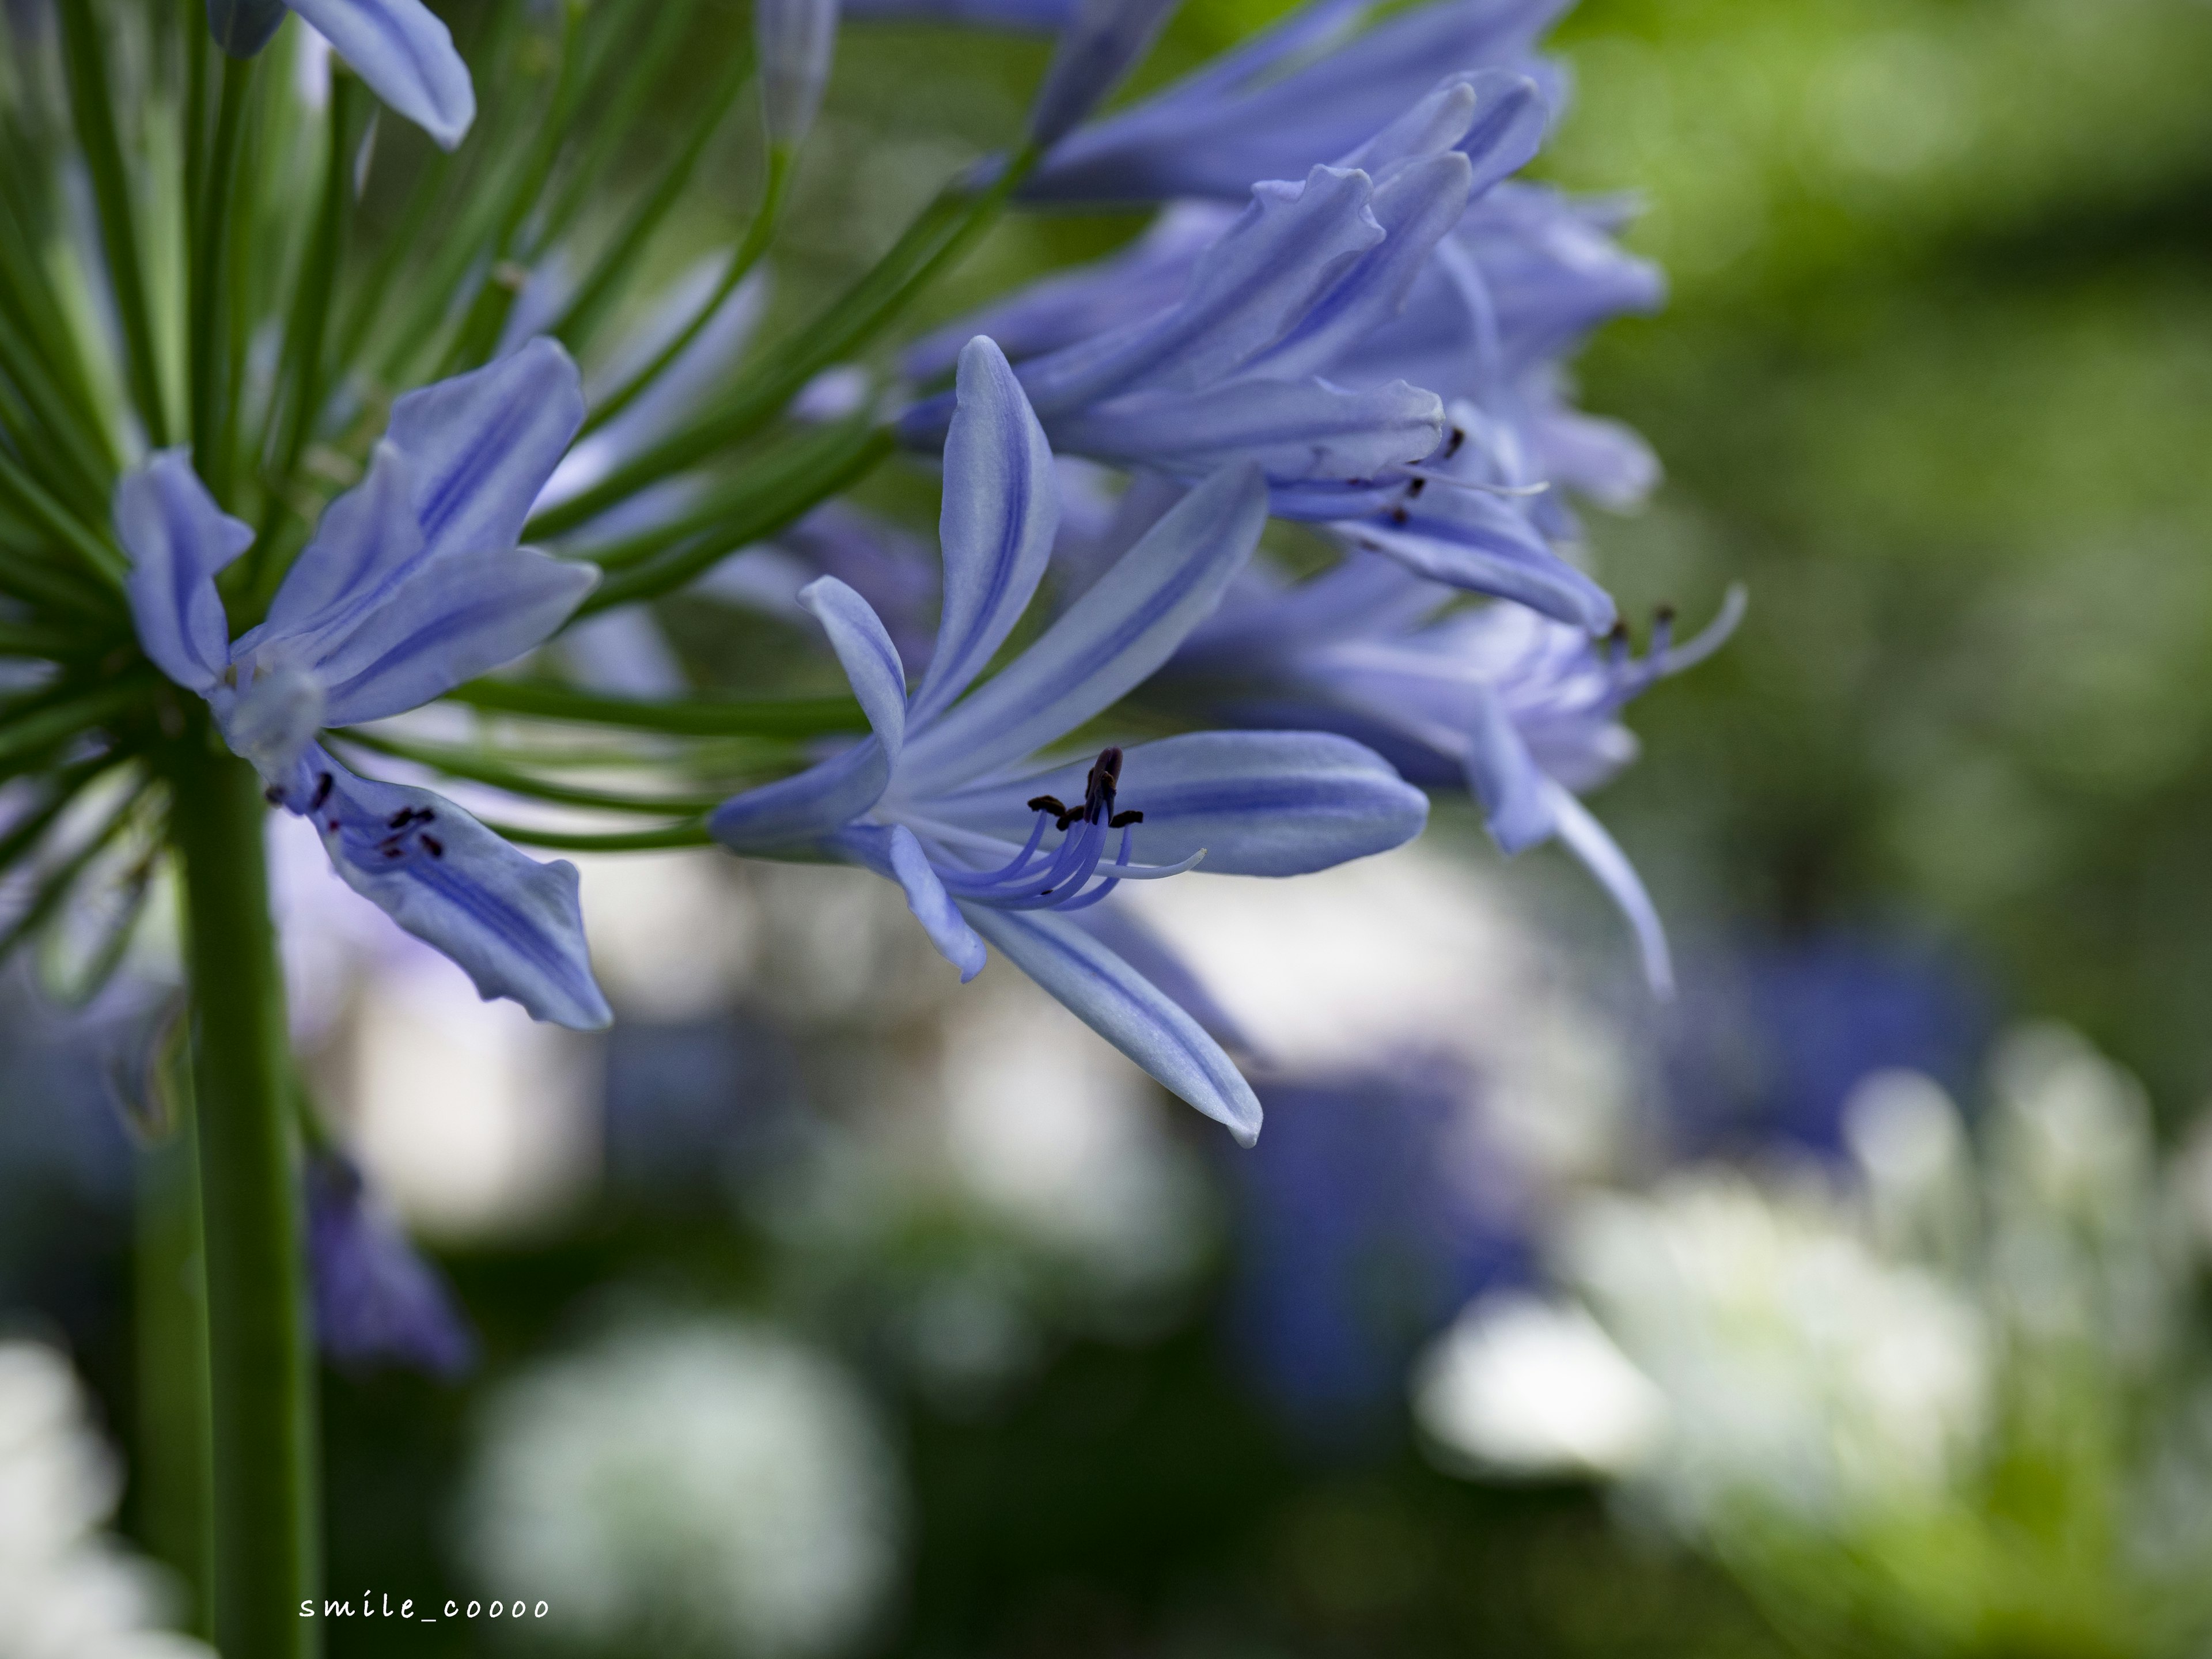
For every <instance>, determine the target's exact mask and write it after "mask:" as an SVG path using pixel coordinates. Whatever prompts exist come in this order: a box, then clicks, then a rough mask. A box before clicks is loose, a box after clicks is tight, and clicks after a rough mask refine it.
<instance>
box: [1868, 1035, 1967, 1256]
mask: <svg viewBox="0 0 2212 1659" xmlns="http://www.w3.org/2000/svg"><path fill="white" fill-rule="evenodd" d="M1843 1127H1844V1145H1845V1146H1848V1147H1849V1148H1850V1153H1851V1157H1852V1158H1853V1159H1854V1160H1855V1161H1856V1162H1857V1164H1858V1167H1859V1172H1860V1174H1861V1175H1862V1176H1863V1177H1864V1179H1865V1182H1866V1201H1867V1210H1868V1219H1869V1222H1870V1223H1871V1224H1872V1226H1873V1228H1874V1239H1875V1244H1876V1245H1877V1246H1878V1247H1879V1248H1880V1249H1881V1251H1882V1253H1883V1254H1884V1255H1888V1256H1892V1257H1895V1258H1897V1259H1899V1260H1904V1261H1914V1260H1917V1261H1927V1262H1929V1263H1931V1264H1933V1265H1936V1266H1938V1267H1942V1268H1944V1269H1946V1270H1947V1271H1949V1272H1953V1273H1960V1272H1964V1271H1966V1269H1967V1268H1968V1267H1970V1265H1971V1263H1970V1257H1971V1255H1972V1251H1973V1249H1974V1240H1975V1237H1976V1234H1977V1232H1978V1229H1979V1225H1980V1214H1979V1210H1980V1205H1979V1201H1978V1191H1977V1189H1976V1187H1975V1182H1974V1160H1973V1150H1972V1146H1969V1145H1968V1143H1967V1139H1966V1123H1965V1121H1963V1120H1962V1119H1961V1118H1960V1115H1959V1109H1958V1108H1957V1107H1956V1106H1954V1104H1952V1103H1951V1097H1950V1096H1948V1095H1947V1094H1945V1093H1944V1092H1943V1090H1942V1085H1939V1084H1938V1083H1936V1080H1935V1079H1933V1078H1930V1077H1928V1076H1926V1075H1924V1074H1923V1073H1919V1072H1910V1071H1904V1070H1891V1071H1881V1072H1874V1073H1869V1074H1868V1075H1867V1076H1866V1077H1864V1078H1862V1079H1860V1080H1859V1082H1858V1084H1857V1086H1856V1087H1854V1088H1853V1089H1852V1091H1851V1092H1850V1096H1849V1097H1847V1098H1846V1099H1845V1100H1844V1108H1843Z"/></svg>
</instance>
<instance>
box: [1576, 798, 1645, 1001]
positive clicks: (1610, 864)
mask: <svg viewBox="0 0 2212 1659" xmlns="http://www.w3.org/2000/svg"><path fill="white" fill-rule="evenodd" d="M1548 789H1549V793H1550V795H1551V806H1552V811H1553V816H1554V817H1557V818H1558V820H1559V839H1560V840H1561V841H1562V842H1565V843H1566V846H1567V849H1568V850H1569V851H1570V852H1571V853H1572V854H1574V855H1575V856H1576V857H1577V858H1578V859H1580V860H1582V861H1583V867H1584V868H1585V869H1587V870H1588V871H1589V872H1590V874H1591V875H1593V876H1595V877H1596V878H1597V883H1598V885H1599V886H1601V887H1602V888H1604V889H1605V890H1606V891H1607V893H1608V894H1610V895H1611V896H1612V898H1613V902H1614V903H1615V904H1617V905H1618V906H1620V914H1621V915H1624V916H1626V918H1627V919H1628V925H1629V927H1631V928H1632V929H1634V930H1635V933H1636V946H1637V950H1638V953H1639V954H1640V955H1641V956H1642V957H1643V958H1644V980H1645V981H1646V982H1647V983H1648V984H1649V985H1650V987H1651V994H1653V995H1654V996H1656V997H1661V998H1671V997H1672V996H1673V995H1674V959H1673V957H1672V956H1671V955H1670V954H1669V952H1668V949H1667V928H1666V925H1665V924H1664V923H1662V921H1660V920H1659V911H1658V908H1657V907H1656V905H1654V904H1653V903H1652V902H1651V895H1650V894H1649V893H1647V892H1646V891H1644V880H1643V878H1642V877H1640V876H1638V874H1637V873H1636V866H1634V865H1632V864H1631V863H1630V862H1629V861H1628V855H1627V854H1625V853H1623V852H1622V851H1621V850H1620V845H1619V843H1618V842H1615V841H1614V840H1613V837H1612V836H1609V835H1607V833H1606V829H1605V826H1604V825H1603V824H1601V823H1599V822H1598V821H1597V820H1596V819H1595V818H1594V817H1591V816H1590V815H1589V808H1587V807H1585V806H1584V805H1583V804H1582V803H1581V802H1580V801H1578V800H1577V799H1575V798H1574V797H1573V796H1572V795H1571V794H1569V793H1567V792H1566V791H1565V789H1562V788H1561V787H1559V785H1557V784H1551V785H1549V786H1548Z"/></svg>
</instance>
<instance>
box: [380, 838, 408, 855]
mask: <svg viewBox="0 0 2212 1659" xmlns="http://www.w3.org/2000/svg"><path fill="white" fill-rule="evenodd" d="M384 856H385V857H386V858H388V859H397V858H404V857H405V856H406V851H405V849H404V848H402V847H401V846H400V845H399V843H398V842H396V841H387V842H385V843H384Z"/></svg>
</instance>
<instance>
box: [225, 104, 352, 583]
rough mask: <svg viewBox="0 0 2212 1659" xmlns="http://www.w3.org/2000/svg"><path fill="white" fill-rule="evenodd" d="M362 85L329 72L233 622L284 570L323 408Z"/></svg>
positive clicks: (350, 195)
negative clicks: (324, 148)
mask: <svg viewBox="0 0 2212 1659" xmlns="http://www.w3.org/2000/svg"><path fill="white" fill-rule="evenodd" d="M368 107H369V106H368V88H365V87H363V86H362V84H361V82H360V81H359V80H358V79H356V77H355V76H352V75H350V74H346V73H337V74H333V75H332V76H331V102H330V152H329V154H328V155H326V156H325V158H324V167H323V194H322V200H321V202H320V203H319V204H317V207H316V211H315V225H314V229H313V234H311V235H310V237H309V239H308V241H307V247H306V249H305V250H304V251H303V252H302V254H301V260H300V273H299V280H298V282H297V283H296V284H295V287H294V289H293V291H292V314H291V316H290V318H289V319H288V320H287V321H286V324H285V327H284V350H283V357H282V358H281V360H280V368H279V372H278V378H279V381H280V383H281V390H280V392H279V393H278V396H277V400H276V407H275V408H274V410H272V411H271V416H270V423H271V425H272V426H273V427H274V428H276V429H275V430H274V431H273V432H272V433H271V434H270V437H269V441H268V444H267V446H266V450H267V459H268V462H269V468H270V471H269V483H270V489H269V495H268V500H267V501H266V502H265V504H264V507H263V508H262V514H261V527H260V531H259V533H258V534H257V535H256V536H255V538H254V541H253V550H252V552H251V553H249V554H248V555H247V556H246V566H247V568H246V570H245V571H244V572H243V573H242V574H241V576H240V591H241V592H243V593H244V594H245V595H246V596H247V598H246V603H245V604H244V605H242V606H241V607H239V608H238V609H237V610H235V611H234V614H233V616H232V621H233V622H234V623H244V624H249V625H250V624H251V623H253V622H256V621H258V620H259V618H260V617H261V616H262V614H263V613H264V612H265V611H267V610H268V608H269V604H270V600H272V599H274V598H275V597H276V586H277V584H278V583H279V582H280V581H282V580H283V577H284V564H283V562H282V561H280V560H279V559H278V558H276V556H275V553H276V549H275V543H276V536H277V532H278V531H279V530H280V529H281V528H282V527H283V524H284V520H285V519H286V517H287V515H288V514H289V515H291V516H294V517H297V516H298V515H299V509H298V507H297V506H296V505H295V501H294V497H293V493H292V490H291V489H290V487H289V486H290V484H291V483H292V475H293V473H294V472H295V471H297V470H298V468H299V465H300V457H301V454H302V453H304V452H305V451H306V449H307V440H308V439H309V438H310V437H311V436H313V433H314V430H315V420H316V417H317V416H318V415H319V414H320V413H321V411H322V406H323V394H324V391H325V367H324V366H325V362H327V361H328V357H329V352H330V339H329V335H330V324H331V294H332V292H333V291H334V289H336V287H337V271H338V264H339V262H340V260H341V259H342V258H343V255H344V252H345V243H346V226H347V222H348V221H349V219H350V218H351V216H352V208H353V159H354V147H355V146H356V144H358V143H360V142H361V136H362V130H363V129H364V128H365V126H366V125H367V124H368Z"/></svg>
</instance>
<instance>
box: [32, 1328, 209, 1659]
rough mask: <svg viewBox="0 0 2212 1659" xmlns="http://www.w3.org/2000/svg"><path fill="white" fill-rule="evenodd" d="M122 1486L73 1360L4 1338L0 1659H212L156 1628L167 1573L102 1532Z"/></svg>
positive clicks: (162, 1610) (40, 1346)
mask: <svg viewBox="0 0 2212 1659" xmlns="http://www.w3.org/2000/svg"><path fill="white" fill-rule="evenodd" d="M121 1487H122V1478H121V1474H120V1472H119V1471H118V1468H116V1464H115V1460H114V1458H113V1457H112V1455H110V1453H109V1452H108V1449H107V1448H106V1446H105V1445H104V1444H102V1443H101V1442H100V1437H99V1436H98V1434H97V1433H96V1432H95V1431H94V1429H93V1427H92V1425H91V1423H90V1422H89V1420H88V1416H87V1412H86V1407H85V1401H84V1397H83V1395H82V1392H81V1391H80V1390H79V1389H78V1387H77V1383H76V1376H74V1375H73V1374H72V1373H71V1371H70V1366H69V1362H68V1361H67V1360H66V1359H64V1358H62V1356H61V1355H60V1354H58V1353H57V1352H55V1351H54V1350H53V1349H52V1348H50V1347H47V1346H45V1345H44V1344H43V1343H39V1342H31V1341H22V1340H15V1341H9V1342H0V1659H213V1656H212V1655H211V1654H210V1652H209V1650H208V1649H206V1648H205V1647H204V1646H202V1645H201V1644H199V1643H197V1642H194V1641H191V1640H190V1639H188V1638H185V1637H182V1636H178V1635H174V1634H173V1633H172V1632H167V1631H165V1630H162V1629H161V1628H159V1626H160V1624H161V1620H162V1619H163V1617H164V1615H165V1614H166V1613H167V1605H166V1601H167V1598H166V1597H165V1596H164V1595H163V1594H162V1589H163V1586H162V1583H161V1578H160V1576H159V1575H158V1574H157V1573H156V1572H155V1571H154V1570H153V1569H151V1568H150V1567H149V1566H148V1565H146V1564H145V1563H143V1562H142V1561H140V1560H138V1559H136V1558H135V1557H133V1556H131V1555H129V1554H128V1553H125V1551H124V1550H123V1549H122V1547H120V1546H118V1544H117V1543H116V1542H115V1541H113V1540H112V1539H110V1538H109V1537H107V1536H106V1535H105V1534H104V1533H103V1532H102V1531H101V1530H100V1529H101V1528H102V1527H103V1526H104V1524H105V1523H106V1521H107V1520H108V1518H109V1516H112V1514H113V1513H114V1510H115V1501H116V1498H117V1496H118V1493H119V1492H120V1491H121Z"/></svg>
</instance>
